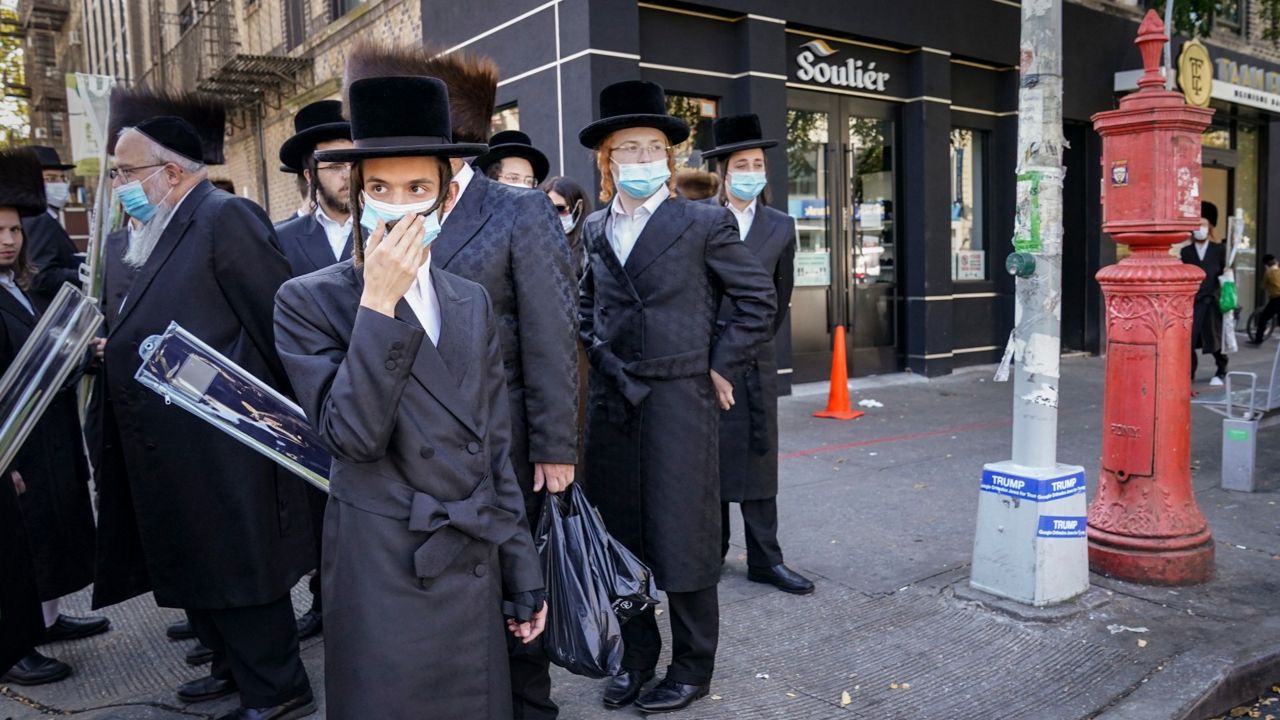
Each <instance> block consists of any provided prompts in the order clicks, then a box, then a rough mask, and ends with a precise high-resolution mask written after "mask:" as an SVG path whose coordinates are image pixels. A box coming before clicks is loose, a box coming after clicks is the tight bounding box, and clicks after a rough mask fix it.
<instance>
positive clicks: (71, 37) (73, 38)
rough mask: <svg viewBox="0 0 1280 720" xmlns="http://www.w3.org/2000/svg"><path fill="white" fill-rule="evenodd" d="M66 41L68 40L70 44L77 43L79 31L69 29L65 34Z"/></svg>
mask: <svg viewBox="0 0 1280 720" xmlns="http://www.w3.org/2000/svg"><path fill="white" fill-rule="evenodd" d="M67 42H68V43H69V44H71V45H79V44H80V31H79V30H72V31H70V32H69V33H68V34H67Z"/></svg>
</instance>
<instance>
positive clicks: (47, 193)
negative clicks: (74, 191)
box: [44, 182, 71, 208]
mask: <svg viewBox="0 0 1280 720" xmlns="http://www.w3.org/2000/svg"><path fill="white" fill-rule="evenodd" d="M70 195H71V183H65V182H47V183H45V184H44V198H45V201H46V202H48V203H49V204H50V205H52V206H53V207H56V208H61V207H62V206H64V205H66V204H67V198H68V197H69V196H70Z"/></svg>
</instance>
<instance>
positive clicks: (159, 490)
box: [93, 181, 316, 609]
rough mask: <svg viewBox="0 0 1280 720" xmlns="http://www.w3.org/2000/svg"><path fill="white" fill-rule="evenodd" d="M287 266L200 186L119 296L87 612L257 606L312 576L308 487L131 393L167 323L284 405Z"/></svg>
mask: <svg viewBox="0 0 1280 720" xmlns="http://www.w3.org/2000/svg"><path fill="white" fill-rule="evenodd" d="M288 279H289V264H288V263H287V262H286V261H285V259H284V255H283V254H281V252H280V249H279V246H278V245H277V244H276V239H275V233H274V231H273V230H272V228H271V224H270V222H269V221H268V219H267V216H266V214H265V213H263V212H262V209H261V208H259V207H258V206H257V205H255V204H253V203H252V202H250V201H248V200H245V199H244V198H240V197H236V196H234V195H231V194H229V193H226V192H224V191H222V190H218V189H216V188H214V187H213V185H212V184H210V183H209V182H208V181H205V182H201V183H200V184H198V185H197V186H196V187H195V188H193V189H192V190H191V192H190V193H189V194H188V195H187V196H186V198H185V199H183V200H182V204H181V206H180V207H179V208H178V210H177V212H176V213H175V214H174V216H173V219H172V220H170V222H169V225H168V227H167V228H166V229H165V231H164V233H163V235H161V237H160V240H159V242H158V243H157V244H156V247H155V249H154V250H153V251H152V253H151V256H150V257H149V258H148V259H147V262H146V264H144V265H143V266H142V268H141V269H139V270H138V272H137V274H136V275H135V276H134V278H133V281H132V283H131V284H130V286H129V291H128V296H127V298H126V299H125V301H124V306H123V307H122V308H121V309H120V311H119V313H118V314H117V315H116V317H115V320H114V322H113V323H112V324H111V326H110V328H109V330H110V332H109V334H108V336H107V348H106V359H105V363H104V365H105V366H104V370H103V372H102V373H101V374H100V375H99V376H98V379H99V380H100V381H102V382H104V392H105V402H104V403H103V413H102V432H101V435H102V440H101V441H100V442H101V448H102V454H101V467H100V472H99V473H98V474H97V476H96V477H95V482H96V483H97V486H98V496H99V514H98V563H97V575H96V578H95V582H94V588H93V589H94V605H95V607H102V606H104V605H111V604H114V603H118V602H121V601H123V600H127V599H129V598H131V597H133V596H135V595H138V594H141V593H144V592H146V591H148V590H151V591H153V592H154V593H155V600H156V603H157V604H159V605H161V606H165V607H180V608H196V609H218V608H232V607H245V606H250V605H261V604H264V603H268V602H273V601H275V600H277V599H279V598H280V597H283V596H284V595H286V594H287V593H288V592H289V590H290V589H291V588H292V587H293V585H294V584H295V583H296V582H297V581H298V579H299V578H300V577H302V575H303V573H305V572H307V571H308V570H310V569H311V568H314V567H315V566H316V558H315V549H314V547H313V546H312V540H311V522H310V518H309V513H308V510H307V504H306V498H305V496H304V494H303V493H304V492H305V490H304V485H305V484H304V482H303V481H302V480H301V479H299V478H298V477H297V476H295V475H294V474H293V473H291V472H289V471H288V470H285V469H284V468H281V467H280V466H279V465H276V463H274V462H272V461H271V460H269V459H267V458H266V457H263V456H262V455H260V454H258V453H257V452H255V451H254V450H252V449H250V448H249V447H247V446H245V445H242V444H241V443H240V442H238V441H236V440H235V439H233V438H231V437H230V436H229V435H226V434H225V433H223V432H221V431H220V430H218V429H216V428H214V427H213V426H211V425H209V424H208V423H206V422H204V421H203V420H201V419H199V418H197V417H195V416H194V415H192V414H190V413H188V412H186V411H185V410H182V409H181V408H179V407H177V406H175V405H168V404H166V403H165V401H164V398H162V397H160V396H159V395H157V394H156V393H154V392H152V391H151V390H149V389H147V388H146V387H143V385H142V384H141V383H139V382H137V381H136V380H134V374H135V373H136V372H137V370H138V365H139V362H140V361H139V358H138V347H139V346H140V345H141V344H142V342H143V341H144V340H146V339H147V337H148V336H151V335H155V334H159V333H162V332H164V330H165V328H167V327H168V326H169V323H170V322H173V321H177V322H178V323H179V324H180V325H182V327H184V328H186V329H187V330H188V331H190V332H191V333H192V334H194V335H195V336H196V337H198V338H200V339H201V340H203V341H204V342H206V343H208V344H209V345H211V346H212V347H213V348H214V349H215V350H218V351H219V352H221V353H222V354H224V355H226V356H227V357H228V358H230V359H231V360H232V361H233V362H235V363H236V364H237V365H239V366H240V367H242V368H244V369H245V370H246V371H248V372H249V373H251V374H253V375H255V376H256V377H258V378H259V379H261V380H263V381H265V382H267V383H268V384H270V385H272V386H273V387H275V388H277V389H279V390H280V391H281V392H283V393H285V394H289V393H290V392H291V390H290V388H289V383H288V379H287V378H286V376H285V373H284V367H283V366H282V365H281V364H280V358H279V356H278V355H277V354H276V348H275V338H274V336H273V333H272V312H273V306H274V301H275V294H276V290H278V289H279V288H280V285H282V284H283V283H284V282H285V281H286V280H288Z"/></svg>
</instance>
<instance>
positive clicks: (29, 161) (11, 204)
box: [0, 147, 45, 217]
mask: <svg viewBox="0 0 1280 720" xmlns="http://www.w3.org/2000/svg"><path fill="white" fill-rule="evenodd" d="M42 171H43V168H42V167H41V166H40V158H39V157H38V156H37V155H36V153H35V151H34V150H32V149H31V148H29V147H24V148H14V149H10V150H0V207H7V208H13V209H14V210H17V211H18V214H19V215H21V216H22V217H33V216H36V215H39V214H40V213H42V212H44V210H45V199H44V175H42V174H41V173H42Z"/></svg>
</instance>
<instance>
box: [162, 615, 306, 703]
mask: <svg viewBox="0 0 1280 720" xmlns="http://www.w3.org/2000/svg"><path fill="white" fill-rule="evenodd" d="M187 617H188V618H189V619H190V620H191V628H192V629H193V630H195V633H196V637H198V638H199V639H200V642H201V644H203V645H204V646H205V647H207V648H209V649H210V650H212V651H213V668H212V669H211V670H210V673H209V674H211V675H213V676H214V677H216V678H220V679H228V678H230V679H234V680H235V681H236V685H237V686H239V688H240V705H241V707H247V708H264V707H272V706H275V705H280V704H281V703H284V702H287V701H289V700H292V699H293V698H296V697H298V696H299V695H301V694H303V693H305V692H306V691H307V690H309V689H310V688H311V681H310V680H309V679H308V678H307V671H306V669H305V668H303V667H302V658H300V657H299V656H298V625H297V623H296V622H294V619H293V603H292V601H290V599H289V596H288V595H285V596H283V597H281V598H280V599H278V600H276V601H274V602H270V603H267V604H266V605H255V606H252V607H238V608H224V609H220V610H188V611H187Z"/></svg>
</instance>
